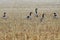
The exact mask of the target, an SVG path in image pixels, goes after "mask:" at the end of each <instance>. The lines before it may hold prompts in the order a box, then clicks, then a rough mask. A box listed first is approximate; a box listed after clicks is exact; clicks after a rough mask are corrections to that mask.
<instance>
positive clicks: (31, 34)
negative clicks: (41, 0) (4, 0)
mask: <svg viewBox="0 0 60 40" xmlns="http://www.w3.org/2000/svg"><path fill="white" fill-rule="evenodd" d="M35 8H38V15H39V17H38V18H37V17H35V15H34V13H35ZM31 11H32V12H33V14H32V19H31V20H28V19H27V18H26V16H27V15H29V13H30V12H31ZM4 12H6V13H7V17H8V18H7V19H4V18H2V16H3V13H4ZM54 12H56V13H57V14H58V19H54V18H53V13H54ZM43 13H45V18H44V20H43V22H40V18H41V15H42V14H43ZM0 40H60V4H34V3H32V4H19V5H18V4H13V5H4V4H3V5H0Z"/></svg>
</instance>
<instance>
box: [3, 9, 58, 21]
mask: <svg viewBox="0 0 60 40" xmlns="http://www.w3.org/2000/svg"><path fill="white" fill-rule="evenodd" d="M37 11H38V8H35V16H36V17H39V16H38V12H37ZM31 15H32V12H30V13H29V15H28V16H27V19H30V18H31ZM44 16H45V14H44V13H43V14H42V15H41V19H40V21H41V22H42V21H43V19H44ZM53 16H54V18H56V17H57V13H55V12H54V13H53ZM3 18H6V12H4V15H3Z"/></svg>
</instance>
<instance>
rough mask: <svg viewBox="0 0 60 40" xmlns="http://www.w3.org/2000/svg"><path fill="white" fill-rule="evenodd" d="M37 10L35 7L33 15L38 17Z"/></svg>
mask: <svg viewBox="0 0 60 40" xmlns="http://www.w3.org/2000/svg"><path fill="white" fill-rule="evenodd" d="M37 10H38V8H36V9H35V16H36V17H38V14H37Z"/></svg>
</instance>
